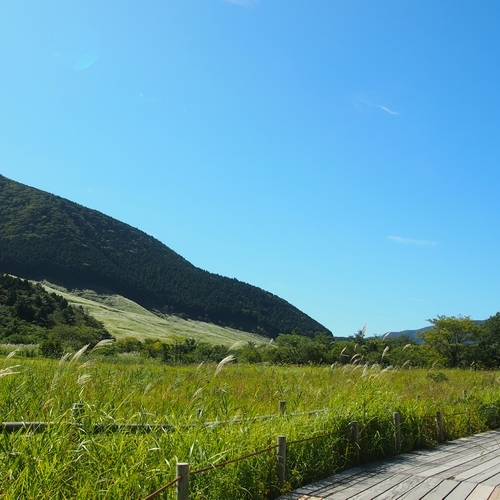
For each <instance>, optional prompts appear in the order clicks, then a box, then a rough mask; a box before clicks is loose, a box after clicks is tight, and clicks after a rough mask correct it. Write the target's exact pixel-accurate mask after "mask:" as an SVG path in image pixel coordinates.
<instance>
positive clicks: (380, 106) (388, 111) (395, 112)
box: [359, 99, 399, 116]
mask: <svg viewBox="0 0 500 500" xmlns="http://www.w3.org/2000/svg"><path fill="white" fill-rule="evenodd" d="M359 100H360V101H361V102H364V103H365V104H369V105H370V106H374V107H375V108H378V109H381V110H382V111H385V112H386V113H389V114H390V115H394V116H397V115H399V111H394V110H393V109H390V108H388V107H387V106H382V105H381V104H377V103H375V102H371V101H369V100H368V99H359Z"/></svg>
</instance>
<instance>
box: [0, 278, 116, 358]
mask: <svg viewBox="0 0 500 500" xmlns="http://www.w3.org/2000/svg"><path fill="white" fill-rule="evenodd" d="M110 338H112V337H111V335H109V333H108V332H107V331H106V330H105V328H104V326H103V324H102V323H100V322H99V321H97V320H96V319H94V318H93V317H91V316H89V315H88V314H87V313H85V311H84V310H83V309H82V308H81V307H73V306H71V305H69V304H68V302H67V301H66V300H65V299H64V298H63V297H61V296H59V295H56V294H55V293H48V292H46V291H45V289H44V288H43V287H42V286H41V285H40V284H33V283H30V282H29V281H27V280H22V279H19V278H15V277H13V276H8V275H0V343H2V344H4V343H8V344H39V345H40V349H41V351H42V352H43V353H44V354H46V355H49V356H51V355H54V356H59V355H60V354H61V353H62V352H63V350H64V349H65V348H68V347H69V348H73V349H75V350H76V349H79V348H80V347H82V346H83V345H85V344H91V345H93V344H96V343H97V342H99V341H101V340H104V339H110Z"/></svg>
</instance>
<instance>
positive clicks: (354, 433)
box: [351, 420, 359, 464]
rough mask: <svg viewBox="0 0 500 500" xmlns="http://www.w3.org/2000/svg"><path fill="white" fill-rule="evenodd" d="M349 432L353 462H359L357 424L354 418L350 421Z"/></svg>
mask: <svg viewBox="0 0 500 500" xmlns="http://www.w3.org/2000/svg"><path fill="white" fill-rule="evenodd" d="M351 434H352V441H353V446H354V463H355V464H359V424H358V422H357V421H356V420H354V421H353V422H351Z"/></svg>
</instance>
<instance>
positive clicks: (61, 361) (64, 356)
mask: <svg viewBox="0 0 500 500" xmlns="http://www.w3.org/2000/svg"><path fill="white" fill-rule="evenodd" d="M68 358H69V352H67V353H66V354H63V355H62V356H61V359H60V360H59V365H62V364H63V363H64V362H65V361H66V360H67V359H68Z"/></svg>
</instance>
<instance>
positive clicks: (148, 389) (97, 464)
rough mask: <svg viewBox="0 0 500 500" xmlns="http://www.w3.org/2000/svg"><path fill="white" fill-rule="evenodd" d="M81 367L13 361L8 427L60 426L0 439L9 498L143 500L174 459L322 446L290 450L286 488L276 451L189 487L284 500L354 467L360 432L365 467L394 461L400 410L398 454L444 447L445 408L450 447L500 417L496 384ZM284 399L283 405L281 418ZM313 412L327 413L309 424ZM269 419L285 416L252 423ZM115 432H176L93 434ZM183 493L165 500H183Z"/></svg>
mask: <svg viewBox="0 0 500 500" xmlns="http://www.w3.org/2000/svg"><path fill="white" fill-rule="evenodd" d="M85 359H86V358H85V356H83V353H82V355H81V357H79V359H78V358H75V359H74V360H73V361H72V362H70V361H69V360H65V361H62V362H57V361H49V360H40V359H24V358H23V359H16V358H15V356H14V358H11V359H8V360H4V361H3V362H0V367H1V368H2V369H3V370H8V369H10V372H18V373H12V374H10V375H8V376H5V377H2V378H0V415H1V417H0V419H1V420H3V421H20V420H24V421H35V420H38V421H46V422H52V424H51V425H50V427H49V429H48V430H47V431H46V432H44V433H34V432H28V433H15V434H3V435H2V436H0V496H1V497H2V498H6V499H15V498H16V499H17V498H37V499H39V498H42V499H43V498H47V499H48V498H50V499H66V498H74V499H80V498H81V499H83V498H96V499H101V498H102V499H115V498H120V499H123V498H135V499H137V498H141V497H145V496H147V495H148V494H149V493H151V492H152V491H154V490H156V489H157V488H159V487H161V486H162V485H163V484H165V483H167V482H168V481H170V480H171V479H172V478H173V477H174V476H175V466H176V463H177V462H178V461H187V462H189V463H190V465H191V469H192V470H194V469H197V468H200V467H206V466H209V465H211V464H212V465H213V464H217V463H220V462H223V461H225V460H229V459H232V458H236V457H239V456H242V455H245V454H247V453H250V452H253V451H255V450H259V449H264V448H266V447H268V446H271V445H274V444H275V442H276V438H277V436H278V435H286V437H287V440H288V441H289V442H291V441H295V440H301V439H303V438H306V437H311V436H322V437H319V438H318V439H315V440H313V441H306V442H301V443H296V444H290V445H289V448H288V452H287V455H288V458H287V466H288V474H287V480H286V482H285V484H284V485H279V483H278V478H277V476H276V471H275V469H276V468H275V451H274V450H272V451H270V452H268V453H263V454H261V455H258V456H256V457H252V458H249V459H247V460H244V461H241V462H237V463H235V464H232V465H229V466H227V467H223V468H218V469H214V470H211V471H208V472H205V473H203V474H198V475H195V476H193V477H192V479H191V491H192V498H195V499H207V500H210V499H222V498H231V499H251V498H253V499H265V498H275V497H276V496H277V495H278V494H279V493H280V492H283V491H287V490H290V489H292V488H295V487H297V486H299V485H301V484H303V483H305V482H309V481H312V480H315V479H319V478H320V477H324V476H326V475H328V474H332V473H334V472H336V471H338V470H341V469H342V468H344V467H347V466H349V465H350V464H351V463H352V460H353V456H354V455H353V445H352V443H351V439H350V430H349V429H350V422H351V421H352V420H357V421H358V422H359V423H360V446H361V449H362V454H361V459H362V460H363V461H368V460H373V459H377V458H380V457H383V456H387V455H390V454H392V453H394V452H395V449H394V439H393V432H394V428H393V424H392V420H391V419H392V413H393V412H394V411H399V412H400V413H401V419H402V420H401V426H402V431H403V441H402V448H403V450H410V449H413V448H414V447H417V446H427V445H432V444H433V443H435V441H436V438H435V424H434V421H433V415H434V414H435V412H436V411H438V410H439V411H441V412H442V413H443V415H444V423H445V428H446V432H447V433H448V437H450V438H455V437H458V436H462V435H466V434H470V433H473V432H477V431H481V430H484V429H486V428H488V426H493V425H496V420H497V417H498V415H497V408H498V407H499V406H500V384H499V376H498V373H493V372H473V371H445V372H434V371H432V370H431V371H428V370H400V371H393V370H381V369H380V368H378V367H371V368H368V367H363V366H358V365H346V366H344V367H336V368H333V369H331V368H325V367H303V368H295V367H276V366H255V365H252V366H245V365H239V364H233V363H229V362H227V363H225V364H223V365H222V366H219V371H218V372H217V376H214V375H215V373H216V371H217V366H215V365H201V366H199V367H175V368H174V367H169V366H159V365H155V364H151V365H147V364H141V365H133V364H126V365H125V364H117V363H112V364H111V363H110V364H108V363H104V362H100V361H99V362H97V361H84V360H85ZM15 365H17V366H16V367H15V368H14V366H15ZM464 390H466V391H467V396H466V397H464V393H463V391H464ZM280 400H286V403H287V406H286V414H285V415H284V416H280V415H279V412H278V404H279V401H280ZM74 403H81V404H82V405H83V407H82V414H81V422H80V424H81V425H79V426H76V425H72V424H73V415H72V412H71V408H72V405H73V404H74ZM314 409H326V411H324V412H320V413H317V414H300V413H301V412H306V411H308V410H314ZM198 410H202V411H201V416H200V414H199V411H198ZM294 413H298V415H292V414H294ZM271 414H275V415H276V417H275V418H269V419H267V420H261V419H256V418H254V417H257V416H261V415H271ZM455 414H460V415H457V416H453V415H455ZM499 415H500V414H499ZM498 420H499V422H500V417H499V418H498ZM228 421H230V423H228ZM109 423H151V424H164V423H170V424H171V425H172V426H173V428H172V429H171V430H157V431H154V432H150V433H140V432H139V433H130V432H127V431H125V430H124V431H120V432H114V433H110V432H100V433H95V432H93V430H94V428H95V425H96V424H109ZM208 423H212V424H213V423H218V424H217V425H210V426H208V427H207V424H208ZM174 492H175V488H172V489H171V491H168V492H166V493H164V494H163V497H162V498H174V497H175V494H174Z"/></svg>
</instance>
